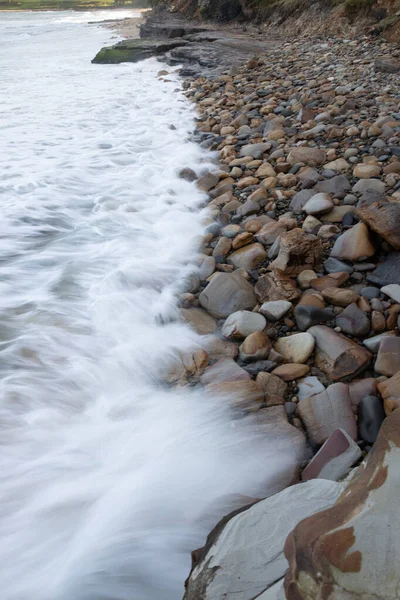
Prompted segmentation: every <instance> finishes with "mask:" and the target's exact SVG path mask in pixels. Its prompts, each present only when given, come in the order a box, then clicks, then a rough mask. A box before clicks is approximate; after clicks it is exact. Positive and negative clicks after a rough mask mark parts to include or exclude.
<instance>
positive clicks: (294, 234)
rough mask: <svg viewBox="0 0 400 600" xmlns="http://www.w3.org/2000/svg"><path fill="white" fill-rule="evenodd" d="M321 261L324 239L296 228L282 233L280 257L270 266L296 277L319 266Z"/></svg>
mask: <svg viewBox="0 0 400 600" xmlns="http://www.w3.org/2000/svg"><path fill="white" fill-rule="evenodd" d="M321 263H322V240H321V239H320V238H318V237H316V236H314V235H311V234H307V233H305V232H304V231H303V230H302V229H298V228H296V229H292V230H291V231H288V232H286V233H282V234H281V236H280V247H279V254H278V257H277V258H276V259H275V260H274V261H273V262H272V263H271V264H270V265H269V267H268V268H269V269H279V270H281V271H282V272H283V273H284V274H285V275H289V276H291V277H295V276H296V275H298V274H299V273H301V271H304V270H305V269H313V268H317V267H318V266H320V265H321Z"/></svg>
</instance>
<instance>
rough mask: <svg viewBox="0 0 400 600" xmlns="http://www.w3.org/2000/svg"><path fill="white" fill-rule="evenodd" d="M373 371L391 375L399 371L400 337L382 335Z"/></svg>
mask: <svg viewBox="0 0 400 600" xmlns="http://www.w3.org/2000/svg"><path fill="white" fill-rule="evenodd" d="M374 368H375V371H376V372H377V373H379V374H380V375H387V376H388V377H391V376H392V375H395V374H396V373H397V371H400V338H399V337H397V336H387V337H384V338H383V339H382V341H381V343H380V344H379V350H378V356H377V357H376V361H375V367H374Z"/></svg>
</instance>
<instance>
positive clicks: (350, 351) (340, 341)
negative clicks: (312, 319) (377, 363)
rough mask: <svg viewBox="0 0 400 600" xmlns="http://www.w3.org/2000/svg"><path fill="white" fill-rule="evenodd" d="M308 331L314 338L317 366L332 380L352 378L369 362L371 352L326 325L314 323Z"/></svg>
mask: <svg viewBox="0 0 400 600" xmlns="http://www.w3.org/2000/svg"><path fill="white" fill-rule="evenodd" d="M308 333H311V335H312V336H314V338H315V345H316V352H315V361H316V363H317V366H318V367H319V368H320V369H321V371H324V373H326V374H327V375H328V377H329V378H330V379H331V380H332V381H346V380H349V379H353V378H354V377H356V375H358V374H359V373H361V372H362V371H364V369H366V368H367V367H368V365H369V364H370V362H371V358H372V354H371V352H369V351H368V350H367V349H366V348H363V347H362V346H359V345H358V344H357V343H356V342H353V340H350V339H349V338H347V337H346V336H344V335H341V334H340V333H336V331H333V330H332V329H330V328H329V327H326V325H314V326H313V327H310V329H309V330H308Z"/></svg>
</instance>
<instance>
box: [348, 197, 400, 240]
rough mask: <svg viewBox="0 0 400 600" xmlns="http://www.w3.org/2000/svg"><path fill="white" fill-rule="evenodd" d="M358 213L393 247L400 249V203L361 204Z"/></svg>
mask: <svg viewBox="0 0 400 600" xmlns="http://www.w3.org/2000/svg"><path fill="white" fill-rule="evenodd" d="M357 215H358V216H359V217H360V219H362V220H363V221H364V223H366V224H367V225H368V227H370V228H371V229H373V230H374V231H376V233H378V234H379V235H380V236H381V237H383V239H384V240H386V241H387V242H388V243H389V244H390V245H391V246H393V248H395V249H396V250H400V204H396V203H394V202H382V201H379V202H374V203H373V204H371V205H370V206H367V205H364V206H361V207H360V208H359V209H358V211H357Z"/></svg>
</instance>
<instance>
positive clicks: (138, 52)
mask: <svg viewBox="0 0 400 600" xmlns="http://www.w3.org/2000/svg"><path fill="white" fill-rule="evenodd" d="M188 43H189V42H187V41H186V40H182V39H175V40H139V39H133V40H123V41H122V42H118V44H115V45H114V46H104V48H102V49H101V50H100V51H99V52H98V53H97V54H96V56H95V57H94V59H93V60H92V63H100V64H118V63H122V62H139V61H140V60H144V59H146V58H151V57H152V56H159V55H161V54H165V53H166V52H168V51H169V50H172V49H173V48H177V47H178V46H185V45H186V44H188Z"/></svg>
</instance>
